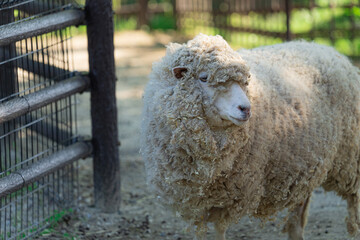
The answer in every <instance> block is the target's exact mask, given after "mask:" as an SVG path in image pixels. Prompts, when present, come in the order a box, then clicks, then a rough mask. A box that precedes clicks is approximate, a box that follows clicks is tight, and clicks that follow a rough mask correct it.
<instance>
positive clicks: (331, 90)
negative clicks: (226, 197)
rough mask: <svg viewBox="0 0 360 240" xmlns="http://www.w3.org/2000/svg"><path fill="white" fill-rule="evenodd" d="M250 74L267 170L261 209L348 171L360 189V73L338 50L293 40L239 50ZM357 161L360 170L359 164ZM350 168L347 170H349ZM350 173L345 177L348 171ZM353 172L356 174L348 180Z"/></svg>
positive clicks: (267, 210)
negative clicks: (359, 132)
mask: <svg viewBox="0 0 360 240" xmlns="http://www.w3.org/2000/svg"><path fill="white" fill-rule="evenodd" d="M239 53H240V55H241V56H242V58H243V59H244V60H245V61H246V62H247V64H248V65H249V67H250V72H251V74H252V80H251V81H250V85H249V89H250V90H249V91H250V93H251V102H252V111H253V117H252V119H251V120H250V121H252V127H253V130H252V131H250V132H252V134H253V136H252V137H251V138H252V145H253V146H252V149H253V150H252V151H253V152H252V153H251V156H254V155H255V156H256V157H257V158H260V159H262V161H263V162H264V164H266V167H265V182H264V185H265V195H264V197H263V198H262V200H261V203H260V206H259V209H258V212H257V214H255V215H259V216H266V215H271V214H273V213H274V212H275V211H277V210H280V209H281V208H283V207H284V206H286V207H292V206H293V204H295V203H298V202H300V201H302V200H304V198H306V197H307V196H308V195H309V194H310V193H311V192H312V191H313V189H314V188H315V187H317V186H319V185H321V184H323V183H324V182H325V181H326V179H333V180H332V181H330V180H329V184H327V185H329V187H328V188H327V190H338V189H339V187H338V186H335V185H336V184H334V183H335V182H336V180H337V181H338V180H339V177H334V176H338V175H339V174H340V173H342V176H343V178H346V177H347V179H345V180H342V181H343V182H344V186H345V185H346V183H347V184H348V183H349V182H351V184H350V187H348V188H349V189H347V191H356V190H357V189H358V188H359V179H358V176H356V171H358V170H359V164H358V162H359V146H360V144H359V141H360V140H359V134H358V131H359V122H360V110H359V107H360V100H359V96H360V78H359V74H358V72H357V71H358V70H357V69H356V68H355V67H353V66H352V65H351V63H350V62H349V61H348V59H346V58H345V57H344V56H342V55H340V54H339V53H338V52H336V51H335V50H333V49H332V48H329V47H325V46H320V45H317V44H313V43H306V42H291V43H286V44H279V45H274V46H269V47H261V48H257V49H253V50H242V51H240V52H239ZM354 166H355V167H354ZM344 170H346V171H344ZM346 172H347V173H348V176H345V175H346V174H345V173H346ZM349 176H350V177H349Z"/></svg>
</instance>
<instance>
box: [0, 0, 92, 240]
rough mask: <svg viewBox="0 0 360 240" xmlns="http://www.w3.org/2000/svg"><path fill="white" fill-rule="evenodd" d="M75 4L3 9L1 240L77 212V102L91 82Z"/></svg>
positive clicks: (60, 1)
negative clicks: (79, 63)
mask: <svg viewBox="0 0 360 240" xmlns="http://www.w3.org/2000/svg"><path fill="white" fill-rule="evenodd" d="M83 21H84V13H83V12H82V11H81V10H78V9H77V5H76V4H74V2H73V1H71V0H56V1H49V0H47V1H34V0H31V1H29V0H7V1H0V239H23V238H28V237H31V236H33V235H35V234H37V233H39V232H40V231H42V229H44V228H45V227H47V226H48V225H49V224H51V223H52V222H53V221H54V220H57V219H60V218H61V217H62V216H64V215H65V214H67V213H69V212H72V211H73V207H74V204H76V201H77V196H78V183H77V181H78V180H77V179H78V173H77V163H76V161H75V160H77V159H79V158H81V157H85V156H87V155H89V154H90V152H91V145H90V144H86V143H84V142H81V141H79V136H78V134H77V126H76V114H75V112H76V98H75V96H74V95H73V94H74V93H76V92H81V91H83V90H85V89H87V88H88V86H89V80H88V78H87V77H86V76H82V75H81V74H78V73H76V72H75V71H74V69H73V64H72V50H71V42H70V39H71V33H70V26H71V25H77V24H80V23H82V22H83Z"/></svg>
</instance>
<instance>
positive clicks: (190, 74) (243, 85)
mask: <svg viewBox="0 0 360 240" xmlns="http://www.w3.org/2000/svg"><path fill="white" fill-rule="evenodd" d="M168 55H169V56H171V57H169V58H167V59H164V60H163V64H164V65H165V66H166V65H167V64H169V65H170V66H171V69H172V73H173V78H172V79H173V80H175V81H173V83H174V85H179V86H188V87H187V90H188V93H189V94H190V92H192V91H194V89H199V90H200V91H201V92H202V95H203V101H202V103H201V104H202V106H203V109H204V111H205V115H206V116H207V120H208V123H209V124H210V125H213V126H228V125H229V124H231V123H233V124H236V125H238V126H240V125H243V124H244V123H245V122H247V121H248V120H249V118H250V116H251V111H250V101H249V99H248V96H247V85H248V82H249V69H248V67H247V66H246V63H245V62H244V60H243V59H242V58H241V57H240V55H239V54H238V53H237V52H235V51H234V50H233V49H231V47H230V46H229V45H228V44H227V42H226V41H225V40H224V39H223V38H222V37H220V36H206V35H203V34H200V35H198V36H197V37H196V38H194V39H193V40H191V41H189V42H188V43H187V44H183V45H179V44H172V45H170V46H169V48H168ZM169 65H167V66H169ZM195 93H196V91H195Z"/></svg>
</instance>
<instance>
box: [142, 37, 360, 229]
mask: <svg viewBox="0 0 360 240" xmlns="http://www.w3.org/2000/svg"><path fill="white" fill-rule="evenodd" d="M179 66H180V67H181V66H183V67H186V68H187V69H188V71H187V72H185V73H184V77H183V78H181V79H177V78H175V77H174V75H173V73H172V69H173V68H175V67H179ZM202 71H207V72H209V73H210V74H209V84H210V85H212V86H213V87H214V88H215V89H216V91H217V92H221V91H226V88H227V86H228V84H229V83H230V82H233V81H238V82H239V84H240V85H241V86H243V88H244V89H246V92H247V95H248V98H249V100H250V102H251V111H252V117H251V118H250V120H249V121H248V122H247V123H246V124H244V125H243V126H235V125H234V124H232V123H231V122H229V121H227V120H223V119H221V118H220V117H219V115H218V114H217V112H218V110H217V109H216V108H215V107H213V105H212V103H213V100H214V99H209V98H208V97H206V96H205V95H204V93H203V92H202V90H201V88H200V85H199V82H198V75H199V73H200V72H202ZM359 128H360V76H359V71H358V69H357V68H355V67H354V66H352V64H351V63H350V62H349V60H348V59H347V58H346V57H344V56H342V55H341V54H339V53H338V52H336V51H335V50H333V49H332V48H330V47H325V46H320V45H317V44H314V43H307V42H301V41H300V42H289V43H284V44H278V45H274V46H267V47H261V48H256V49H252V50H240V51H238V52H235V51H233V50H232V49H231V48H230V47H229V45H228V44H227V43H226V41H224V40H223V39H222V37H220V36H206V35H203V34H200V35H198V36H197V37H196V38H194V39H193V40H191V41H189V42H188V43H186V44H182V45H180V44H170V45H169V46H168V49H167V52H166V55H165V56H164V57H163V58H162V59H161V60H160V61H159V62H157V63H154V65H153V70H152V73H151V75H150V82H149V83H148V85H147V87H146V90H145V95H144V111H143V121H142V142H141V153H142V156H143V158H144V160H145V164H146V170H147V179H148V182H149V184H150V185H151V186H152V187H153V189H154V190H155V192H156V194H158V195H159V196H160V197H161V199H162V201H163V202H164V203H165V204H167V205H169V206H171V208H172V209H174V211H176V212H178V213H179V214H180V215H181V216H182V217H183V218H184V219H185V220H187V221H189V222H190V223H192V224H195V225H197V226H198V231H199V232H201V231H202V229H205V228H206V227H205V226H206V222H215V223H216V224H223V225H228V224H229V223H231V222H235V221H237V220H238V219H239V218H241V217H242V216H244V215H250V216H254V217H258V218H262V219H267V218H268V217H269V216H271V215H273V214H275V213H276V212H277V211H279V210H282V209H284V208H289V209H292V208H293V207H295V205H296V204H298V203H300V202H302V201H305V199H306V198H307V197H308V196H309V195H310V194H311V192H312V191H313V190H314V188H316V187H318V186H323V187H324V188H325V189H326V190H328V191H330V190H334V191H336V192H337V193H338V194H339V195H340V196H343V197H345V196H346V195H348V194H355V193H357V192H358V190H359V184H360V182H359V178H360V176H359V172H360V167H359V161H360V156H359V155H360V134H359Z"/></svg>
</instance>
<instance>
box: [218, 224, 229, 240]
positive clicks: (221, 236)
mask: <svg viewBox="0 0 360 240" xmlns="http://www.w3.org/2000/svg"><path fill="white" fill-rule="evenodd" d="M226 230H227V226H224V225H223V224H220V223H215V240H225V232H226Z"/></svg>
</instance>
